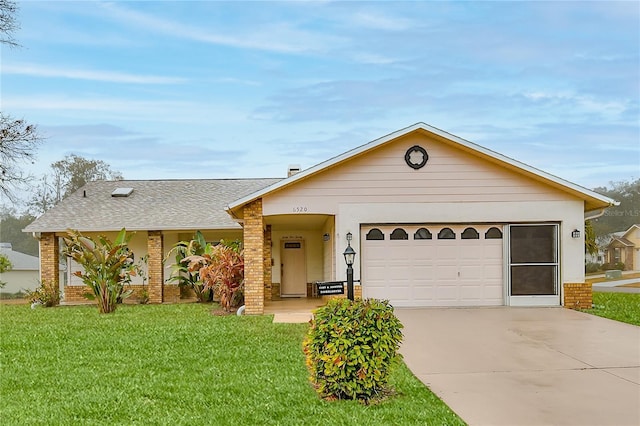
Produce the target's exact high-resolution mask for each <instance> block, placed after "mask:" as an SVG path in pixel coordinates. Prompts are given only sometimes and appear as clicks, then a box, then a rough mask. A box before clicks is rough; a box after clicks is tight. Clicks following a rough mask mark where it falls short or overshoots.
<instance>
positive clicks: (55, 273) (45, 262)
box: [40, 232, 60, 288]
mask: <svg viewBox="0 0 640 426" xmlns="http://www.w3.org/2000/svg"><path fill="white" fill-rule="evenodd" d="M40 281H41V282H42V283H43V284H47V285H53V286H54V287H55V288H60V243H59V241H58V237H56V234H55V233H52V232H46V233H43V234H42V236H41V237H40Z"/></svg>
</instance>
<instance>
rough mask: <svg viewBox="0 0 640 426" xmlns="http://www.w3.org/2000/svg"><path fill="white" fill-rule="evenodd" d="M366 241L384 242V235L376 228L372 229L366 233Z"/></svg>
mask: <svg viewBox="0 0 640 426" xmlns="http://www.w3.org/2000/svg"><path fill="white" fill-rule="evenodd" d="M367 240H384V234H383V233H382V231H381V230H379V229H378V228H373V229H372V230H370V231H369V232H367Z"/></svg>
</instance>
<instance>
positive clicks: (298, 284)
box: [280, 240, 307, 297]
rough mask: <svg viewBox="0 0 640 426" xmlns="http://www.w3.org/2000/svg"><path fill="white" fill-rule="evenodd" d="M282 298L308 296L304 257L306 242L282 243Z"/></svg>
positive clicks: (287, 241) (288, 241)
mask: <svg viewBox="0 0 640 426" xmlns="http://www.w3.org/2000/svg"><path fill="white" fill-rule="evenodd" d="M280 253H282V256H281V257H282V265H281V266H282V268H281V271H282V272H281V273H282V278H281V279H282V283H281V286H280V295H281V296H282V297H306V296H307V267H306V260H305V255H304V240H285V241H282V246H281V252H280Z"/></svg>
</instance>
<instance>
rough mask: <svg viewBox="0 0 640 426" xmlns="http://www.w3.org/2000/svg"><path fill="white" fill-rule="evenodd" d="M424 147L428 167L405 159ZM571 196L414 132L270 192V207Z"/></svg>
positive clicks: (332, 208) (324, 209)
mask: <svg viewBox="0 0 640 426" xmlns="http://www.w3.org/2000/svg"><path fill="white" fill-rule="evenodd" d="M413 145H420V146H422V147H424V148H425V149H426V150H427V152H428V154H429V161H428V163H427V165H426V166H425V167H423V168H422V169H419V170H413V169H411V168H410V167H409V166H407V164H406V163H405V161H404V155H405V152H406V151H407V149H409V148H410V147H412V146H413ZM568 199H570V196H569V195H567V194H566V193H563V192H560V191H559V190H556V189H554V188H551V187H549V186H547V185H544V184H541V183H539V182H536V181H534V180H532V179H528V178H526V177H524V176H522V175H520V174H517V173H515V172H513V171H511V170H508V169H506V168H504V167H501V166H499V165H496V164H494V163H491V162H489V161H487V160H484V159H481V158H479V157H477V156H474V155H471V154H469V153H467V152H465V151H462V150H460V149H458V148H453V147H451V146H449V145H447V144H445V143H443V142H441V141H438V140H436V139H435V138H433V137H428V136H426V135H421V134H410V135H407V136H405V137H402V138H399V139H398V140H396V141H394V142H392V143H390V144H389V145H386V146H383V147H381V148H379V149H376V150H374V151H370V152H368V153H367V155H364V156H361V157H357V158H354V159H352V160H350V161H348V162H346V163H344V164H341V165H339V166H336V167H334V168H333V169H329V170H327V171H325V172H323V173H320V174H319V175H316V176H313V177H310V178H309V179H307V180H304V181H302V182H299V183H298V184H296V185H295V186H292V187H291V188H285V189H283V190H281V191H278V192H276V193H274V194H271V195H267V196H266V197H265V198H264V200H263V202H264V212H265V214H266V215H271V214H290V213H295V212H296V211H300V210H301V211H302V212H305V213H328V214H335V213H336V212H337V210H338V208H337V206H338V205H339V204H340V203H343V202H348V203H372V202H376V203H425V202H427V203H447V202H456V203H460V202H468V203H473V202H514V201H561V200H568ZM296 209H298V210H296Z"/></svg>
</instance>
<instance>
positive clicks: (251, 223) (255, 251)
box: [244, 199, 264, 315]
mask: <svg viewBox="0 0 640 426" xmlns="http://www.w3.org/2000/svg"><path fill="white" fill-rule="evenodd" d="M244 303H245V306H246V310H245V312H246V313H247V315H262V314H263V313H264V219H263V218H262V199H257V200H255V201H253V202H251V203H249V204H247V205H246V206H245V207H244Z"/></svg>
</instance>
